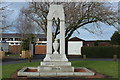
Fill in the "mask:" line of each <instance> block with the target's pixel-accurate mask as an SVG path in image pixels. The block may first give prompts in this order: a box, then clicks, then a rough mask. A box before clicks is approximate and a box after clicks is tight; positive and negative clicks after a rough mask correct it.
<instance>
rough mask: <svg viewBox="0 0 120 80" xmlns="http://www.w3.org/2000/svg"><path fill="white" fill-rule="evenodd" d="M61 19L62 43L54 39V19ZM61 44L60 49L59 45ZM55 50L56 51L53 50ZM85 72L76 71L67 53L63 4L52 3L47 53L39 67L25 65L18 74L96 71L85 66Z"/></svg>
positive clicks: (49, 14) (66, 73) (64, 74)
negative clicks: (34, 70) (29, 70)
mask: <svg viewBox="0 0 120 80" xmlns="http://www.w3.org/2000/svg"><path fill="white" fill-rule="evenodd" d="M53 18H54V19H55V20H57V19H59V20H60V43H58V41H57V39H55V40H54V41H52V20H53ZM59 45H60V51H59V52H58V47H59ZM53 50H54V51H53ZM27 69H31V70H32V69H36V70H37V71H36V72H26V70H27ZM76 69H83V70H84V71H85V72H75V68H74V67H72V66H71V62H68V59H67V57H66V55H65V15H64V10H63V6H62V5H50V8H49V13H48V16H47V53H46V57H45V58H44V60H43V61H42V62H41V65H40V66H38V67H25V68H23V69H21V70H20V71H18V76H29V77H43V76H86V75H87V76H91V75H94V72H92V71H90V70H88V69H87V68H84V67H79V68H76Z"/></svg>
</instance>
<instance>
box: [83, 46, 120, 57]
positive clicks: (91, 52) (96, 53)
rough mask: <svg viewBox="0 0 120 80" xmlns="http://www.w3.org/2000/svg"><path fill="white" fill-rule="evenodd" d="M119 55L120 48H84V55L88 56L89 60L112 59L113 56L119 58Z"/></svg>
mask: <svg viewBox="0 0 120 80" xmlns="http://www.w3.org/2000/svg"><path fill="white" fill-rule="evenodd" d="M119 54H120V47H114V46H111V47H101V46H97V47H82V55H86V56H87V57H88V58H112V57H113V55H118V56H119ZM119 57H120V56H119Z"/></svg>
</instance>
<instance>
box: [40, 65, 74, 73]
mask: <svg viewBox="0 0 120 80" xmlns="http://www.w3.org/2000/svg"><path fill="white" fill-rule="evenodd" d="M38 71H39V72H74V67H71V66H52V67H50V66H39V67H38Z"/></svg>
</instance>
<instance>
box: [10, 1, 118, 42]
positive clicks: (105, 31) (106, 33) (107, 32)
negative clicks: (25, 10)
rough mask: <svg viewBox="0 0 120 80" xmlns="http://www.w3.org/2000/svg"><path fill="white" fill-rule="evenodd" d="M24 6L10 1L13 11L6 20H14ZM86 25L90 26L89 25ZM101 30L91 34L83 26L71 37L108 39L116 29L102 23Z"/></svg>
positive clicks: (24, 4) (23, 3) (21, 3)
mask: <svg viewBox="0 0 120 80" xmlns="http://www.w3.org/2000/svg"><path fill="white" fill-rule="evenodd" d="M26 6H27V3H25V2H12V3H11V5H10V6H9V8H10V9H11V10H14V11H13V13H10V15H9V18H8V20H9V21H16V18H17V17H18V14H19V11H20V9H21V8H22V7H26ZM115 6H116V5H115ZM88 27H90V25H89V26H88ZM101 30H102V34H101V33H99V32H98V33H97V34H92V33H90V32H88V31H86V30H85V29H83V28H79V29H78V31H79V32H80V34H78V33H77V32H74V34H73V35H72V37H75V36H76V37H79V38H81V39H84V40H110V37H111V36H112V34H113V33H114V32H115V31H116V29H115V28H114V27H112V26H108V25H104V24H101Z"/></svg>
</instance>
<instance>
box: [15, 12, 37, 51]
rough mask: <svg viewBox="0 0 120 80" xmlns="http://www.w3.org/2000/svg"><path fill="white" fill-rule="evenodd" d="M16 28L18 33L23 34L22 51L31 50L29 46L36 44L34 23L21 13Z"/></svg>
mask: <svg viewBox="0 0 120 80" xmlns="http://www.w3.org/2000/svg"><path fill="white" fill-rule="evenodd" d="M15 27H16V30H17V32H18V33H20V34H21V40H22V44H21V45H22V50H29V44H31V43H34V40H35V35H34V34H35V30H34V23H33V22H32V21H31V20H30V19H28V18H27V17H26V15H24V14H22V13H20V14H19V17H18V18H17V21H16V25H15Z"/></svg>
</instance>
